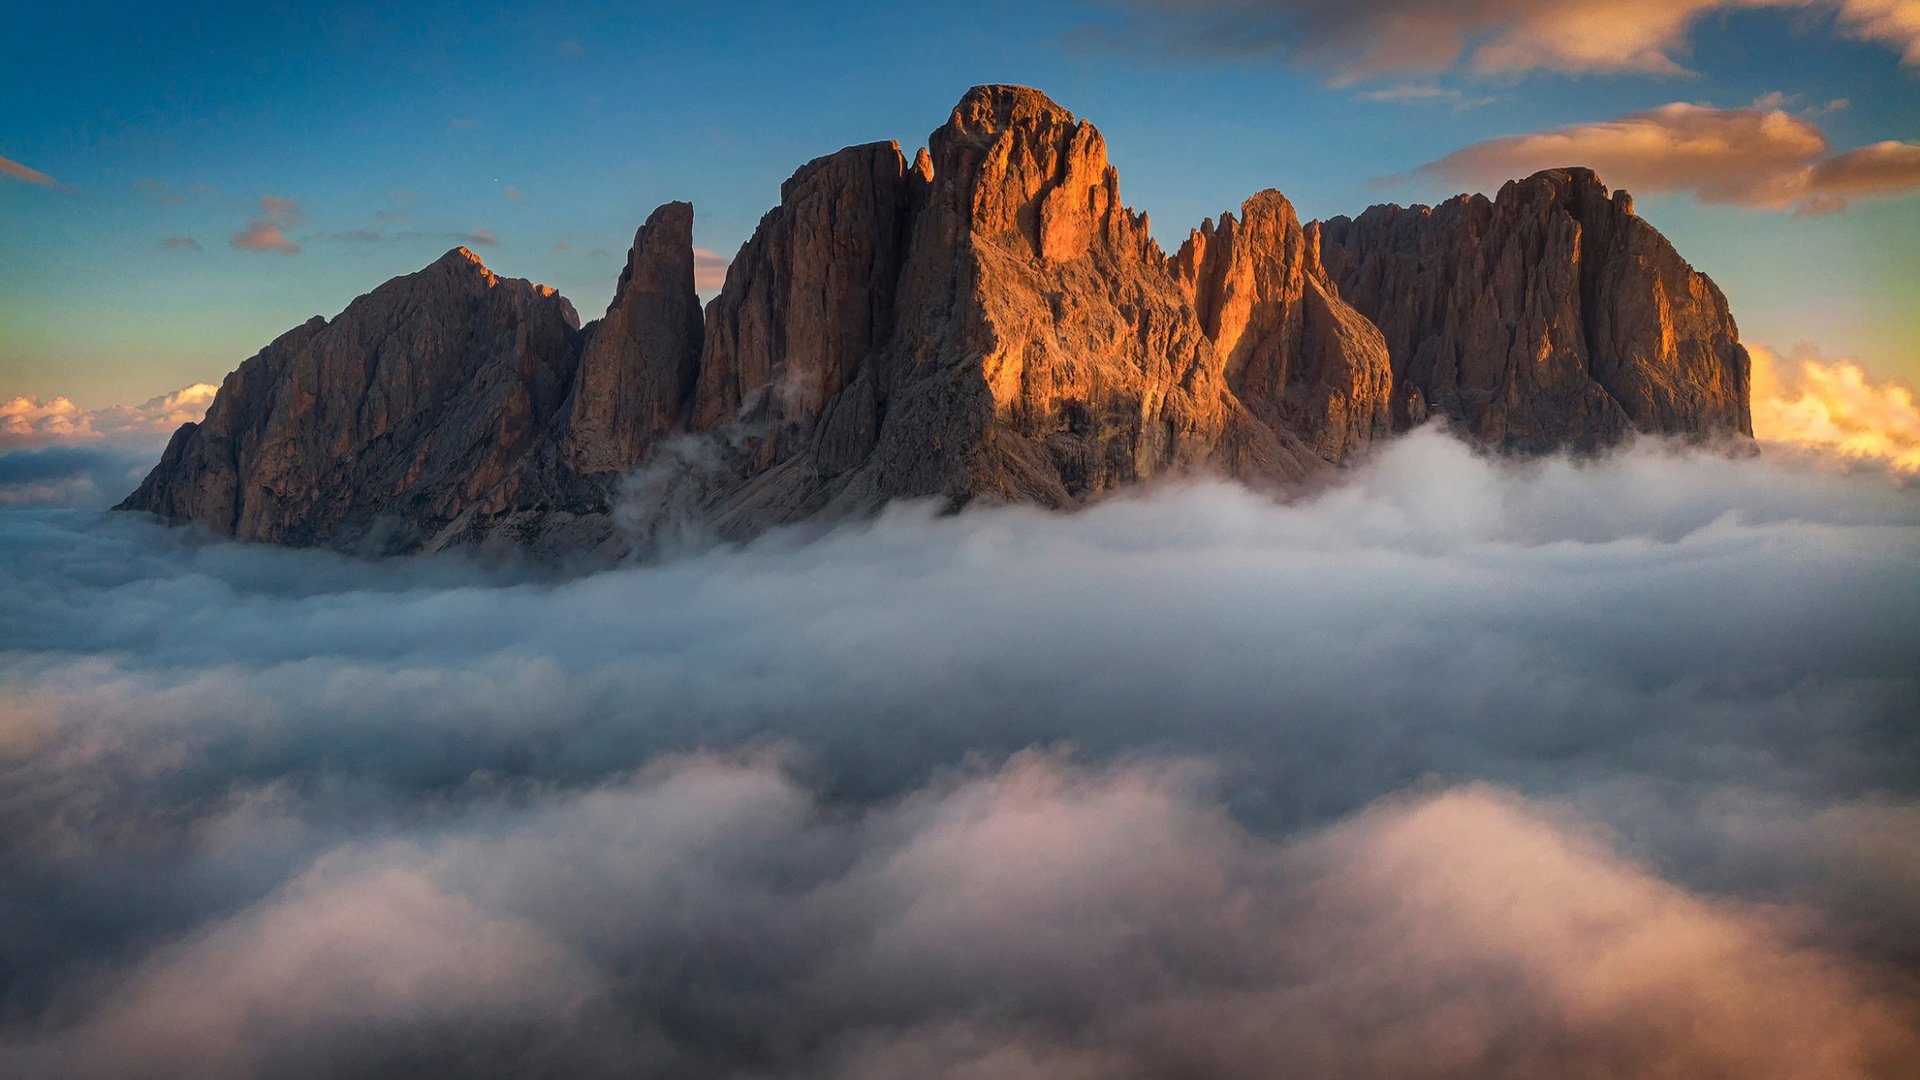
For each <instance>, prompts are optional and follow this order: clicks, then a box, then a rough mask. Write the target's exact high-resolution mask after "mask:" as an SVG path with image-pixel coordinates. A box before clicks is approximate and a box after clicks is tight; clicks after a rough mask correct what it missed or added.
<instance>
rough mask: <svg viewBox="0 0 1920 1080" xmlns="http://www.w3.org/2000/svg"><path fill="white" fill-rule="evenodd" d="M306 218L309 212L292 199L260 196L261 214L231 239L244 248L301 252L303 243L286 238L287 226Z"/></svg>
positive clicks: (295, 224)
mask: <svg viewBox="0 0 1920 1080" xmlns="http://www.w3.org/2000/svg"><path fill="white" fill-rule="evenodd" d="M306 219H307V213H306V211H305V210H303V209H301V207H300V204H299V203H296V202H294V201H293V200H292V199H282V198H280V197H278V196H275V195H262V196H260V214H259V216H258V217H255V218H254V219H253V220H252V221H249V222H247V227H246V228H244V229H241V230H240V231H239V232H237V233H234V234H233V239H232V240H231V241H230V243H232V244H233V246H234V247H236V248H239V249H240V250H241V251H277V252H280V253H282V254H285V255H294V254H298V253H299V251H300V245H299V244H296V243H294V242H293V241H291V240H289V239H287V234H286V230H288V229H291V228H293V227H295V226H297V225H299V224H300V223H301V222H303V221H305V220H306Z"/></svg>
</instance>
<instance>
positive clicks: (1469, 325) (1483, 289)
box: [1309, 169, 1753, 451]
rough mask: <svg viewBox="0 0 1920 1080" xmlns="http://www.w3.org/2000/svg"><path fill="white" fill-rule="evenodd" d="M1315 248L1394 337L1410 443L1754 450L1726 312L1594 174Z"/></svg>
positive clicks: (1372, 224) (1373, 226) (1391, 217)
mask: <svg viewBox="0 0 1920 1080" xmlns="http://www.w3.org/2000/svg"><path fill="white" fill-rule="evenodd" d="M1309 232H1310V235H1311V236H1312V237H1313V239H1314V240H1315V241H1316V242H1317V245H1318V246H1319V248H1320V256H1321V259H1322V260H1323V261H1324V263H1325V265H1326V267H1327V269H1328V270H1329V271H1330V273H1331V276H1332V278H1333V280H1334V281H1335V282H1336V283H1337V284H1338V286H1339V289H1340V293H1341V295H1342V296H1344V297H1345V298H1346V299H1347V300H1348V302H1350V303H1351V304H1353V306H1354V307H1356V308H1358V309H1359V310H1360V311H1361V312H1362V313H1363V314H1365V315H1366V316H1367V317H1368V318H1369V319H1371V320H1372V321H1373V322H1374V323H1375V324H1377V325H1378V326H1379V327H1380V329H1381V330H1382V331H1383V332H1384V333H1385V335H1386V340H1387V347H1388V351H1389V352H1390V353H1391V355H1392V358H1393V376H1394V394H1393V401H1394V419H1395V421H1396V425H1397V426H1399V427H1402V428H1404V427H1406V426H1408V425H1410V424H1412V423H1416V422H1418V421H1419V420H1420V419H1422V418H1423V417H1424V415H1425V413H1426V412H1427V411H1428V410H1432V411H1435V412H1439V413H1443V414H1445V415H1447V416H1449V417H1451V418H1452V419H1453V420H1454V421H1456V422H1457V423H1458V424H1459V425H1461V426H1462V427H1463V428H1464V429H1465V430H1466V431H1467V432H1469V433H1471V434H1472V435H1473V436H1474V437H1475V438H1477V439H1479V440H1480V441H1482V442H1484V443H1486V444H1488V445H1490V446H1495V447H1500V448H1503V449H1509V450H1518V451H1541V450H1549V449H1553V448H1557V447H1561V446H1569V445H1570V446H1574V447H1579V448H1593V447H1597V446H1601V445H1605V444H1607V443H1611V442H1614V441H1617V440H1618V439H1620V438H1621V437H1622V436H1624V435H1625V434H1627V433H1628V432H1629V431H1642V432H1650V433H1656V434H1677V435H1692V436H1710V435H1717V434H1741V435H1751V434H1752V433H1753V427H1752V421H1751V419H1750V417H1749V412H1748V393H1749V386H1748V372H1749V362H1748V358H1747V352H1746V350H1745V349H1744V348H1742V347H1741V345H1740V342H1739V331H1738V330H1737V329H1736V328H1735V326H1734V323H1733V317H1732V315H1730V314H1729V313H1728V311H1727V302H1726V298H1725V297H1724V296H1722V295H1721V293H1720V290H1719V289H1718V288H1717V287H1715V286H1714V284H1713V282H1712V281H1710V280H1708V278H1707V277H1706V275H1704V274H1699V273H1696V272H1694V270H1693V268H1692V267H1690V266H1688V265H1687V263H1686V262H1685V260H1683V259H1681V258H1680V256H1679V254H1678V253H1677V252H1675V251H1674V250H1673V245H1671V244H1669V243H1667V240H1666V238H1665V237H1663V236H1661V235H1660V233H1659V232H1658V231H1656V230H1655V229H1654V228H1653V227H1652V226H1651V225H1648V224H1647V223H1646V222H1645V221H1643V220H1641V219H1640V218H1639V217H1637V216H1635V215H1634V213H1633V202H1632V199H1631V198H1629V197H1628V196H1627V195H1626V193H1625V192H1620V193H1618V194H1616V195H1614V196H1612V197H1609V195H1608V193H1607V189H1606V187H1605V185H1603V184H1601V183H1600V181H1599V179H1598V178H1597V177H1595V176H1594V174H1593V173H1592V172H1590V171H1588V170H1586V169H1555V170H1551V171H1547V172H1542V173H1537V174H1535V175H1533V176H1531V177H1528V178H1527V179H1525V180H1516V181H1511V182H1509V183H1508V184H1507V185H1506V186H1505V187H1503V188H1502V189H1501V190H1500V194H1499V197H1498V198H1497V199H1495V200H1491V201H1490V200H1488V199H1486V198H1485V197H1483V196H1479V195H1470V196H1461V197H1459V198H1457V199H1453V200H1451V201H1449V202H1446V203H1443V204H1441V205H1440V206H1437V207H1431V208H1430V207H1425V206H1415V207H1411V208H1407V209H1402V208H1400V207H1397V206H1375V207H1373V208H1371V209H1369V210H1367V211H1366V212H1365V213H1363V214H1361V215H1360V216H1359V217H1358V218H1355V219H1352V220H1348V219H1347V218H1343V217H1337V218H1333V219H1331V220H1329V221H1326V222H1323V223H1317V224H1316V225H1314V226H1312V227H1310V230H1309Z"/></svg>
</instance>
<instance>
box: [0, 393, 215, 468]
mask: <svg viewBox="0 0 1920 1080" xmlns="http://www.w3.org/2000/svg"><path fill="white" fill-rule="evenodd" d="M219 389H220V388H219V387H217V386H215V385H213V384H212V383H194V384H193V385H192V386H188V387H184V388H182V389H179V390H175V391H173V392H171V393H166V394H161V395H160V396H158V397H154V398H149V399H147V400H146V401H143V402H141V403H140V404H138V405H109V406H107V407H105V408H101V409H83V408H81V407H80V406H78V405H75V404H74V403H73V402H72V400H70V399H68V398H64V397H55V398H51V399H46V400H43V399H40V398H31V397H16V398H14V399H13V400H11V401H7V402H0V451H4V450H21V449H30V448H34V447H41V446H54V445H59V444H66V443H89V444H91V443H110V444H113V445H117V446H126V447H129V448H134V449H141V450H147V449H157V448H158V447H159V446H161V445H164V444H165V442H166V440H167V436H169V435H171V434H173V431H174V429H175V428H177V427H179V426H180V425H181V424H185V423H191V422H194V421H198V420H199V419H200V418H201V417H203V416H205V415H206V413H207V406H209V405H211V404H213V395H214V394H215V393H217V392H218V391H219Z"/></svg>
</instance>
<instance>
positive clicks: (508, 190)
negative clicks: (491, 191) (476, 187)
mask: <svg viewBox="0 0 1920 1080" xmlns="http://www.w3.org/2000/svg"><path fill="white" fill-rule="evenodd" d="M500 197H501V198H503V199H505V200H507V201H508V202H526V201H527V193H526V192H524V191H521V190H520V189H519V188H517V187H514V186H513V185H512V184H508V185H507V186H506V187H503V188H501V189H500Z"/></svg>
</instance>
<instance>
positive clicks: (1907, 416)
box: [1748, 345, 1920, 475]
mask: <svg viewBox="0 0 1920 1080" xmlns="http://www.w3.org/2000/svg"><path fill="white" fill-rule="evenodd" d="M1748 351H1749V352H1751V353H1752V355H1753V433H1754V435H1755V436H1757V437H1758V438H1760V439H1763V440H1767V441H1770V442H1775V443H1780V444H1784V445H1786V446H1790V447H1797V448H1802V449H1807V450H1811V451H1814V452H1816V453H1820V454H1825V455H1839V456H1840V457H1843V458H1846V459H1849V460H1857V461H1864V462H1870V463H1878V464H1881V465H1883V466H1885V467H1888V468H1891V469H1893V470H1896V471H1898V472H1901V473H1906V474H1909V475H1911V474H1916V473H1920V404H1917V403H1916V402H1915V400H1914V393H1913V389H1912V388H1911V387H1909V386H1905V385H1903V384H1901V383H1899V382H1897V381H1895V380H1892V379H1886V380H1879V379H1875V378H1874V377H1873V376H1872V375H1870V374H1868V372H1867V371H1866V369H1865V368H1862V367H1861V366H1860V365H1859V364H1856V363H1854V362H1853V361H1851V360H1844V359H1842V360H1829V359H1827V358H1825V357H1823V356H1821V355H1820V353H1819V351H1818V350H1815V349H1812V348H1808V347H1802V348H1799V349H1796V350H1794V352H1793V354H1792V356H1791V357H1782V356H1780V355H1779V354H1777V353H1775V352H1774V351H1773V350H1771V349H1768V348H1766V347H1764V346H1758V345H1749V347H1748Z"/></svg>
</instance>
